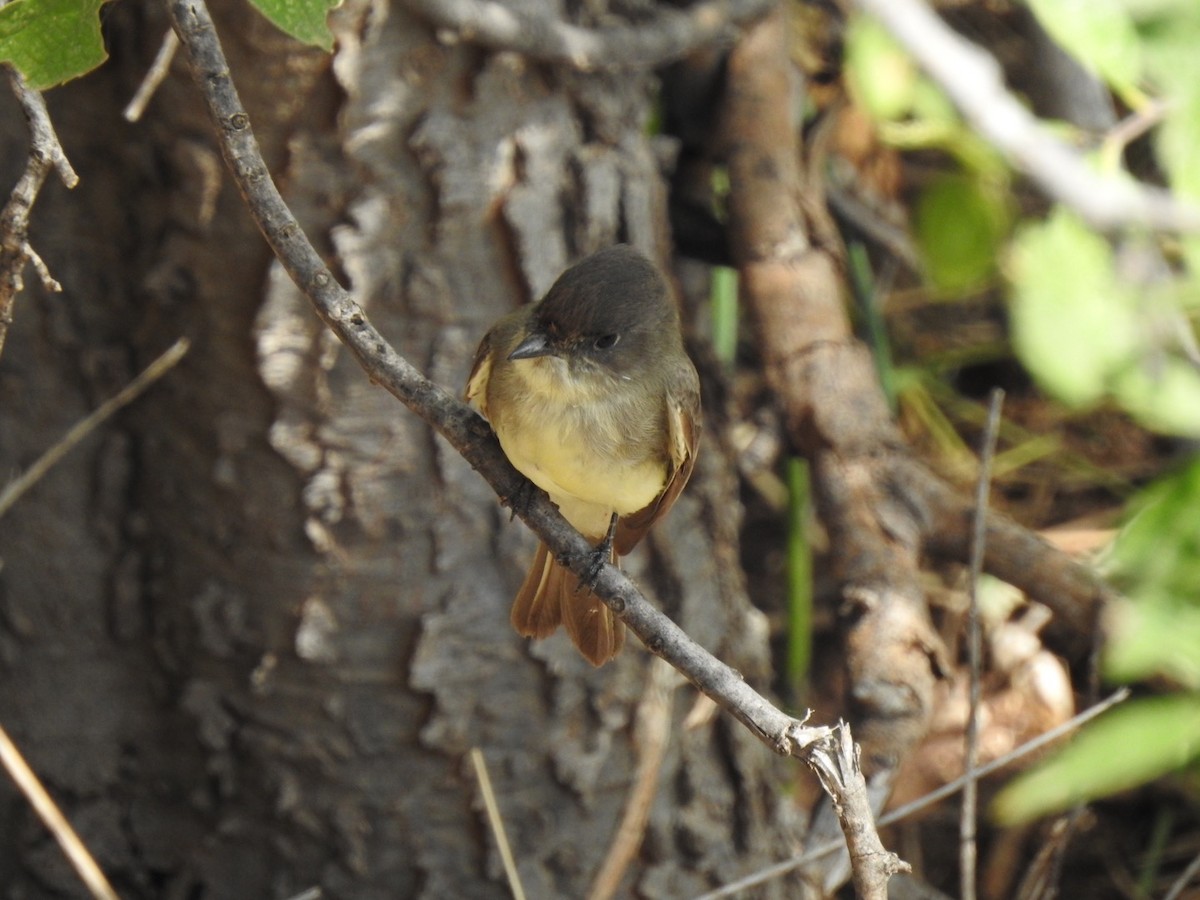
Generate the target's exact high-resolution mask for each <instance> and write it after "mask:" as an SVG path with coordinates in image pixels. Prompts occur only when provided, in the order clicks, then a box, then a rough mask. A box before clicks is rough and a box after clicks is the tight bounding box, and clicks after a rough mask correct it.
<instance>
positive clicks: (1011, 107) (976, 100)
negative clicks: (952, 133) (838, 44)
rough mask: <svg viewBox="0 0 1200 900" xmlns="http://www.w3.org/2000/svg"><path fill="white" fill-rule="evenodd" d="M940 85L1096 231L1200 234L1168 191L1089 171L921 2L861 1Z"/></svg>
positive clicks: (1196, 217) (985, 59)
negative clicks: (1148, 230)
mask: <svg viewBox="0 0 1200 900" xmlns="http://www.w3.org/2000/svg"><path fill="white" fill-rule="evenodd" d="M858 5H859V6H860V7H861V8H862V9H863V10H865V11H866V12H868V13H870V14H871V15H873V16H875V17H876V18H877V19H879V21H880V22H882V23H883V25H884V27H885V28H887V30H888V31H890V32H891V33H892V35H893V36H894V37H895V38H896V39H897V40H898V41H899V42H900V43H901V44H902V45H903V46H904V48H905V49H906V50H907V51H908V52H909V53H910V54H912V56H913V58H914V59H916V60H917V62H918V63H919V64H920V65H921V68H923V69H924V70H925V71H926V72H928V73H929V75H930V77H931V78H933V80H934V81H936V82H937V83H938V85H940V86H941V88H942V90H944V91H945V92H946V94H947V96H949V97H950V99H951V100H952V101H953V102H954V105H955V106H957V107H958V109H959V111H960V112H962V114H963V116H964V117H965V118H966V119H967V121H968V122H970V123H971V126H972V127H973V128H974V129H975V130H976V131H977V132H979V134H980V135H982V136H983V137H984V138H985V139H986V140H987V141H989V142H990V143H991V144H992V145H993V146H995V147H996V148H997V149H999V150H1000V151H1001V152H1002V153H1003V154H1004V155H1005V156H1006V157H1007V158H1008V159H1009V161H1010V162H1011V163H1012V164H1013V165H1014V166H1016V167H1017V168H1018V169H1020V170H1021V171H1022V172H1024V173H1025V174H1026V175H1028V176H1029V177H1030V178H1031V179H1033V181H1034V182H1035V183H1036V184H1037V185H1038V186H1039V187H1040V188H1041V190H1042V191H1043V192H1044V193H1045V194H1046V195H1047V196H1049V197H1052V198H1054V199H1055V200H1058V201H1059V202H1060V203H1064V204H1065V205H1067V206H1069V207H1070V208H1071V209H1073V210H1075V212H1077V213H1078V214H1079V215H1080V216H1082V217H1083V218H1084V219H1085V220H1086V221H1087V222H1088V223H1089V224H1090V225H1091V226H1092V227H1094V228H1096V229H1099V230H1102V231H1111V230H1115V229H1119V228H1125V227H1141V228H1150V229H1153V230H1156V231H1168V232H1189V233H1190V232H1196V231H1200V209H1196V208H1195V207H1193V206H1188V205H1185V204H1183V203H1181V202H1179V201H1178V200H1177V199H1176V198H1175V197H1173V196H1172V195H1171V194H1170V193H1169V192H1167V191H1164V190H1160V189H1158V188H1153V187H1149V186H1147V185H1144V184H1138V183H1136V182H1134V181H1131V180H1129V179H1125V178H1119V177H1105V176H1102V175H1099V174H1097V173H1096V172H1095V171H1094V170H1093V169H1092V168H1090V167H1089V165H1088V163H1087V161H1086V160H1085V159H1084V158H1083V156H1082V155H1081V154H1080V153H1079V152H1078V151H1076V150H1075V149H1074V148H1072V147H1071V146H1069V145H1068V144H1066V143H1065V142H1064V141H1062V140H1061V139H1059V138H1058V137H1056V136H1055V135H1054V134H1053V133H1052V132H1051V131H1050V130H1049V129H1048V128H1047V127H1046V126H1045V125H1043V124H1042V123H1041V122H1040V121H1039V120H1038V119H1037V118H1035V117H1034V116H1033V114H1032V113H1030V112H1029V111H1028V110H1027V109H1026V108H1025V107H1024V106H1023V105H1022V104H1021V102H1020V101H1019V100H1018V99H1017V98H1016V97H1014V96H1013V94H1012V93H1011V92H1009V91H1008V90H1007V88H1005V86H1004V79H1003V77H1002V75H1001V72H1000V66H999V64H998V63H997V62H996V60H995V59H993V58H992V57H991V56H990V55H989V54H988V53H987V52H986V51H984V50H982V49H981V48H979V47H978V46H976V45H975V44H973V43H971V42H970V41H968V40H967V39H966V38H963V37H961V36H960V35H958V34H957V33H956V32H955V31H954V30H953V29H951V28H950V27H949V26H948V25H947V24H946V23H945V22H943V21H942V20H941V19H940V18H939V17H938V16H937V14H936V13H934V12H933V10H931V9H930V8H929V6H928V5H927V4H926V3H924V2H922V0H858Z"/></svg>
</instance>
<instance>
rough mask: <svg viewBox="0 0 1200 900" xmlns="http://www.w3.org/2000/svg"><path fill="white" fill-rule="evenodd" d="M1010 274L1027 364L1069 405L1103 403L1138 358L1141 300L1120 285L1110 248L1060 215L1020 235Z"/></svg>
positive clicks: (1018, 340) (1017, 338) (1017, 340)
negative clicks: (1115, 381) (1115, 378)
mask: <svg viewBox="0 0 1200 900" xmlns="http://www.w3.org/2000/svg"><path fill="white" fill-rule="evenodd" d="M1011 274H1012V278H1013V287H1014V291H1013V298H1012V325H1013V342H1014V345H1015V346H1016V349H1017V354H1018V356H1020V358H1021V361H1022V362H1023V363H1024V364H1025V366H1026V367H1027V368H1028V369H1029V371H1030V373H1031V374H1032V375H1033V376H1034V378H1036V379H1037V380H1038V382H1039V383H1041V384H1042V385H1043V386H1044V387H1045V388H1046V389H1048V390H1049V391H1051V392H1052V393H1054V394H1056V395H1058V396H1059V397H1060V398H1062V399H1063V400H1064V401H1066V402H1067V403H1070V404H1074V405H1077V406H1082V405H1085V404H1088V403H1094V402H1096V401H1097V400H1099V399H1100V398H1101V397H1103V396H1104V394H1105V392H1106V390H1107V389H1108V387H1109V382H1110V379H1111V378H1112V376H1113V375H1114V373H1116V372H1119V371H1123V370H1125V369H1126V368H1127V367H1128V365H1129V363H1130V361H1131V360H1133V359H1134V358H1135V355H1136V352H1137V349H1138V334H1139V329H1138V327H1137V323H1138V320H1137V299H1136V298H1135V297H1134V296H1132V295H1131V293H1130V292H1129V291H1128V290H1127V289H1125V288H1123V287H1122V286H1121V285H1120V283H1119V282H1118V280H1117V278H1116V275H1115V273H1114V272H1113V259H1112V250H1111V249H1110V248H1109V245H1108V243H1107V242H1106V241H1105V240H1104V238H1102V237H1100V236H1099V235H1096V234H1094V233H1092V232H1091V231H1089V230H1088V229H1087V227H1086V226H1084V224H1083V223H1082V222H1080V221H1079V219H1078V218H1077V217H1075V216H1074V215H1072V214H1071V213H1068V212H1066V211H1064V210H1062V209H1058V210H1056V211H1055V212H1054V213H1053V214H1052V215H1051V216H1050V218H1049V219H1047V220H1046V221H1045V222H1044V223H1041V224H1037V225H1030V226H1027V227H1026V228H1024V229H1022V230H1021V232H1020V233H1019V235H1018V237H1017V239H1016V242H1015V244H1014V248H1013V256H1012V272H1011Z"/></svg>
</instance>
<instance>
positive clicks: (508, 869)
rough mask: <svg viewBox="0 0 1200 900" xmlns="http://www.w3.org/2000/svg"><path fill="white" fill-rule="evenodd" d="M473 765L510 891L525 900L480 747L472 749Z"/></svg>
mask: <svg viewBox="0 0 1200 900" xmlns="http://www.w3.org/2000/svg"><path fill="white" fill-rule="evenodd" d="M471 765H472V766H474V767H475V777H476V778H477V779H478V780H479V792H480V793H481V794H483V806H484V808H485V809H486V810H487V817H488V824H489V825H490V826H491V828H492V834H493V835H494V836H495V838H496V846H497V847H498V848H499V849H500V859H501V861H502V862H503V863H504V875H505V877H506V878H508V889H509V890H510V891H512V895H513V900H525V889H524V888H523V887H521V873H520V872H518V871H517V863H516V860H515V859H513V854H512V847H510V846H509V844H508V835H507V833H505V831H504V819H503V818H501V816H500V804H498V803H497V802H496V792H495V791H493V790H492V779H491V778H490V777H488V770H487V763H486V762H485V761H484V758H483V752H482V751H481V750H480V749H479V748H478V747H472V748H471Z"/></svg>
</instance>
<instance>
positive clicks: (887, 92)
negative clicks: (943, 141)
mask: <svg viewBox="0 0 1200 900" xmlns="http://www.w3.org/2000/svg"><path fill="white" fill-rule="evenodd" d="M845 46H846V69H847V72H848V73H849V80H850V86H851V90H853V91H854V93H855V95H856V96H857V97H858V99H859V101H860V102H861V103H862V105H863V106H864V107H865V108H866V109H867V111H868V112H869V113H870V114H871V115H872V116H874V117H875V118H876V119H880V120H882V121H885V122H886V121H892V120H896V119H902V118H904V117H905V116H907V115H908V114H909V112H910V111H911V109H912V105H913V100H914V96H915V93H914V92H915V91H916V88H917V83H918V80H919V79H918V73H917V68H916V66H915V65H913V62H912V60H911V59H909V57H908V54H907V53H905V52H904V50H903V49H902V48H901V47H900V45H899V44H897V43H896V42H895V41H894V40H892V37H891V35H890V34H888V33H887V31H886V29H884V27H883V26H882V25H880V24H879V23H878V22H876V21H875V20H874V19H870V18H867V17H866V16H858V17H856V18H855V19H854V20H853V21H852V22H851V23H850V27H849V29H848V30H847V33H846V45H845Z"/></svg>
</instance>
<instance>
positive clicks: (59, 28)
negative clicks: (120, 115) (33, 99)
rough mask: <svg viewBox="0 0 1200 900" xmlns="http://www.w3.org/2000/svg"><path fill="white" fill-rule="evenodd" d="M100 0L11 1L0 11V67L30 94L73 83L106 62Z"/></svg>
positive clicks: (106, 55)
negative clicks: (12, 69)
mask: <svg viewBox="0 0 1200 900" xmlns="http://www.w3.org/2000/svg"><path fill="white" fill-rule="evenodd" d="M101 2H102V0H12V2H11V3H9V4H8V5H7V6H5V7H4V8H3V9H0V62H10V63H12V64H13V65H14V66H16V67H17V69H18V70H20V72H21V74H22V75H24V76H25V80H26V81H27V82H28V83H29V86H30V87H31V88H33V89H34V90H39V91H44V90H45V89H46V88H50V87H54V86H55V85H56V84H62V83H63V82H64V81H70V80H71V79H72V78H78V77H79V76H80V75H83V74H84V73H86V72H90V71H91V70H92V69H94V68H96V67H97V66H98V65H100V64H101V63H102V62H104V60H106V59H107V58H108V54H107V53H106V52H105V50H104V41H103V40H102V39H101V37H100V4H101Z"/></svg>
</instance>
